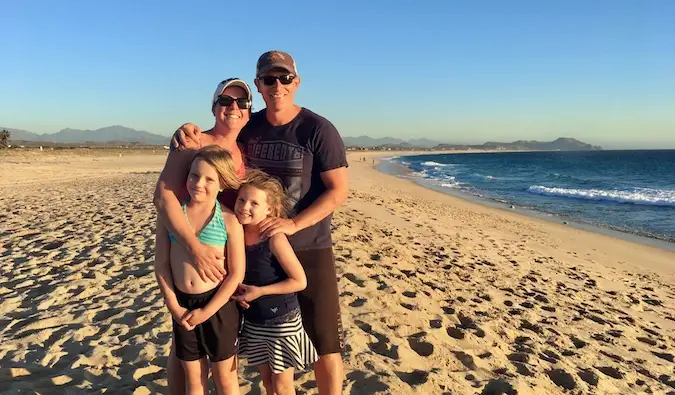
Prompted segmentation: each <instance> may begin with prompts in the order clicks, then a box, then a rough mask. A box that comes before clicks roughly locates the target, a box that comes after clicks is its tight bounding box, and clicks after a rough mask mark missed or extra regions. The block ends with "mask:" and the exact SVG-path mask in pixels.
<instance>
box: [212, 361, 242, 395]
mask: <svg viewBox="0 0 675 395" xmlns="http://www.w3.org/2000/svg"><path fill="white" fill-rule="evenodd" d="M211 371H212V372H213V381H214V382H215V383H216V391H218V395H238V394H239V378H238V377H237V356H236V355H234V356H232V357H230V358H228V359H226V360H224V361H218V362H211Z"/></svg>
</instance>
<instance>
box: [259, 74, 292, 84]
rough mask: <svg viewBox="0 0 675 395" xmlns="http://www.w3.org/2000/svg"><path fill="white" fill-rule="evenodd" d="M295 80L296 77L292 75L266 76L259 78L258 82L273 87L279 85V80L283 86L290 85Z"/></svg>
mask: <svg viewBox="0 0 675 395" xmlns="http://www.w3.org/2000/svg"><path fill="white" fill-rule="evenodd" d="M294 79H295V76H294V75H292V74H286V75H280V76H278V77H277V76H274V75H266V76H264V77H258V80H260V81H262V83H263V84H265V85H267V86H272V85H275V84H276V83H277V80H279V82H281V85H288V84H290V83H291V82H293V80H294Z"/></svg>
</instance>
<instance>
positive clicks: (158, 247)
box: [155, 220, 187, 322]
mask: <svg viewBox="0 0 675 395" xmlns="http://www.w3.org/2000/svg"><path fill="white" fill-rule="evenodd" d="M155 229H156V230H155V277H157V282H158V283H159V289H160V291H162V295H164V300H165V301H166V307H167V308H168V309H169V312H171V315H172V316H173V318H174V319H175V320H176V321H178V322H180V321H181V318H183V316H184V315H185V313H187V309H185V308H184V307H181V305H180V304H178V298H177V297H176V293H175V292H174V290H173V287H174V285H173V277H172V273H171V262H170V254H171V241H169V234H168V233H167V231H166V228H165V227H164V225H162V223H161V222H160V221H159V220H158V221H157V224H156V228H155Z"/></svg>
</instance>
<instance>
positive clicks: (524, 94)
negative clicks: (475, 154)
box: [0, 0, 675, 148]
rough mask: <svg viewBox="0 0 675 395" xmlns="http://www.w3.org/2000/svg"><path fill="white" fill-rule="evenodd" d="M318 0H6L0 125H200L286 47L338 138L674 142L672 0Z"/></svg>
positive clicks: (0, 43) (49, 128)
mask: <svg viewBox="0 0 675 395" xmlns="http://www.w3.org/2000/svg"><path fill="white" fill-rule="evenodd" d="M320 3H323V2H315V1H302V2H296V3H291V2H286V3H284V2H281V3H280V2H266V1H256V2H243V1H242V2H198V1H195V2H191V3H190V4H188V2H172V1H154V0H153V1H150V0H148V1H145V0H144V1H131V0H120V1H112V2H98V1H75V0H74V1H68V2H63V1H14V2H9V1H7V2H2V3H0V15H3V18H2V23H0V57H1V59H2V61H0V93H1V94H0V125H2V126H5V127H11V128H17V129H25V130H29V131H32V132H36V133H53V132H57V131H59V130H60V129H62V128H66V127H70V128H76V129H96V128H99V127H104V126H108V125H113V124H120V125H124V126H129V127H132V128H135V129H140V130H147V131H149V132H152V133H157V134H165V135H168V134H170V133H171V132H172V131H173V130H174V129H175V128H176V127H177V126H178V125H180V124H181V123H183V122H186V121H193V122H196V123H198V124H200V125H201V126H203V127H210V126H211V125H212V124H213V116H212V115H211V112H210V101H209V100H210V96H211V95H212V93H213V89H214V88H215V85H216V84H217V83H218V82H219V81H220V80H222V79H224V78H227V77H230V76H239V77H241V78H244V79H246V80H247V81H249V82H251V81H252V79H253V77H254V67H255V61H256V59H257V57H258V56H259V55H260V54H261V53H262V52H264V51H266V50H269V49H281V50H285V51H287V52H289V53H291V54H292V55H293V56H294V57H295V58H296V61H297V64H298V70H299V73H300V75H301V77H302V84H301V87H300V91H299V93H298V95H297V97H296V99H297V102H298V103H299V104H300V105H303V106H305V107H308V108H310V109H312V110H314V111H315V112H318V113H320V114H322V115H324V116H325V117H327V118H328V119H330V120H331V121H332V122H333V123H334V124H335V125H336V126H337V127H338V130H339V131H340V132H341V134H343V135H345V136H358V135H363V134H366V135H369V136H372V137H383V136H394V137H401V138H410V137H427V138H431V139H436V140H441V141H449V142H477V143H482V142H484V141H487V140H493V141H494V140H501V141H512V140H516V139H539V140H549V139H553V138H556V137H558V136H568V137H576V138H578V139H581V140H584V141H588V142H591V143H595V144H602V145H604V146H607V147H671V148H675V2H673V1H667V0H663V1H656V0H655V1H649V0H645V1H636V0H611V1H609V0H608V1H604V0H596V1H582V0H571V1H560V2H546V1H471V2H468V1H466V2H460V1H438V2H435V1H420V2H417V4H414V3H413V2H410V1H386V2H384V1H382V2H362V1H354V2H351V1H342V2H332V4H320ZM254 105H255V106H256V107H258V108H260V107H262V106H263V105H264V104H263V103H262V100H261V99H260V97H259V96H256V98H255V100H254Z"/></svg>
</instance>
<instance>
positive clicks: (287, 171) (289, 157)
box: [246, 138, 305, 202]
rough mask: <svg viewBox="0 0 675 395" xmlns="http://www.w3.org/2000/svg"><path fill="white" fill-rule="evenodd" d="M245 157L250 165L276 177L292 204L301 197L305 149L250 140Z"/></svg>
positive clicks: (269, 141)
mask: <svg viewBox="0 0 675 395" xmlns="http://www.w3.org/2000/svg"><path fill="white" fill-rule="evenodd" d="M246 150H247V152H246V157H247V160H248V161H249V162H250V163H251V165H253V166H255V167H257V168H258V169H260V170H262V171H264V172H265V173H267V174H269V175H272V176H275V177H278V178H279V180H280V181H281V183H282V184H283V185H284V187H286V193H287V194H288V195H289V197H290V198H292V199H293V201H294V202H297V201H298V200H300V197H301V196H302V164H303V158H304V151H305V148H304V147H302V146H300V145H296V144H292V143H289V142H288V141H284V140H265V141H262V142H261V141H260V139H259V138H252V139H249V141H248V146H247V148H246Z"/></svg>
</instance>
